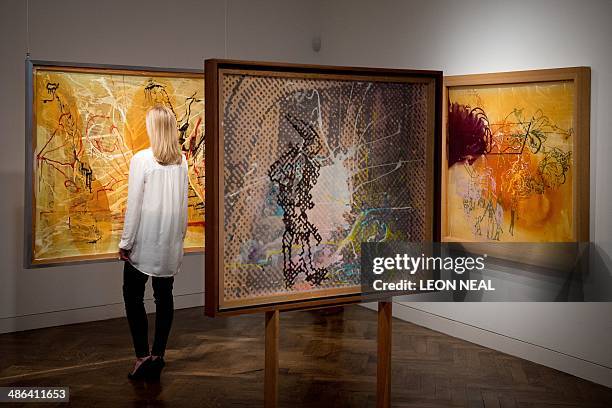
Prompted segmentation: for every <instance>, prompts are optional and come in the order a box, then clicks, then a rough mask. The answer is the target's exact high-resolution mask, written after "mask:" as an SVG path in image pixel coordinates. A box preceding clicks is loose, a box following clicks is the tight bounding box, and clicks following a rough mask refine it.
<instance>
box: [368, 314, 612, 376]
mask: <svg viewBox="0 0 612 408" xmlns="http://www.w3.org/2000/svg"><path fill="white" fill-rule="evenodd" d="M363 306H364V307H367V308H369V309H372V310H376V307H377V306H376V303H366V304H364V305H363ZM393 316H394V317H397V318H398V319H400V320H404V321H407V322H410V323H414V324H416V325H419V326H423V327H426V328H428V329H431V330H435V331H437V332H440V333H444V334H448V335H449V336H453V337H457V338H459V339H462V340H466V341H469V342H471V343H475V344H479V345H481V346H484V347H487V348H490V349H493V350H497V351H501V352H502V353H506V354H510V355H513V356H516V357H519V358H522V359H525V360H528V361H532V362H534V363H537V364H541V365H544V366H547V367H550V368H554V369H555V370H559V371H563V372H565V373H568V374H571V375H574V376H576V377H580V378H584V379H585V380H589V381H592V382H595V383H598V384H601V385H604V386H606V387H610V388H612V369H610V368H608V367H605V366H602V365H599V364H597V363H593V362H590V361H585V360H583V359H581V358H578V357H574V356H571V355H568V354H564V353H561V352H558V351H555V350H551V349H548V348H546V347H542V346H538V345H537V344H532V343H526V342H524V341H521V340H519V339H515V338H512V337H508V336H504V335H503V334H499V333H495V332H492V331H489V330H485V329H481V328H479V327H476V326H472V325H469V324H466V323H462V322H458V321H456V320H452V319H448V318H446V317H443V316H439V315H436V314H433V313H429V312H426V311H423V310H420V309H417V308H415V307H412V306H410V305H408V304H405V303H399V302H393Z"/></svg>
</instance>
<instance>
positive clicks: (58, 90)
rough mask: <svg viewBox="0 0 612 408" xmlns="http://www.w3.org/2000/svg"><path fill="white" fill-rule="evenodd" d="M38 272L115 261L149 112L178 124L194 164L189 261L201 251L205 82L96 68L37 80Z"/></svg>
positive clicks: (45, 74) (49, 71)
mask: <svg viewBox="0 0 612 408" xmlns="http://www.w3.org/2000/svg"><path fill="white" fill-rule="evenodd" d="M32 80H33V87H34V89H33V106H32V109H33V115H32V120H33V123H32V132H33V139H34V140H33V146H32V153H33V157H32V160H33V169H32V187H31V188H32V200H31V201H32V206H33V208H32V251H31V255H32V260H31V261H32V263H33V264H35V263H53V262H66V261H77V260H88V259H102V258H113V257H116V253H117V250H118V248H117V245H118V243H119V240H120V237H121V233H122V230H123V217H124V213H125V209H126V202H127V191H128V189H127V187H128V186H127V180H128V174H129V165H130V160H131V158H132V156H133V155H134V154H135V153H136V152H138V151H139V150H142V149H145V148H147V147H148V146H149V139H148V136H147V131H146V126H145V115H146V112H147V110H148V109H149V108H150V107H152V106H154V105H156V104H163V105H166V106H168V107H170V108H171V109H172V111H173V112H174V114H175V115H176V119H177V123H178V127H179V129H178V134H179V143H180V144H181V146H182V150H183V153H184V154H185V156H186V157H187V160H188V164H189V184H190V188H189V224H188V231H187V237H186V239H185V249H186V251H197V250H203V247H204V77H203V74H198V73H165V72H155V71H152V72H143V71H130V70H113V69H93V68H55V67H35V68H34V70H33V78H32Z"/></svg>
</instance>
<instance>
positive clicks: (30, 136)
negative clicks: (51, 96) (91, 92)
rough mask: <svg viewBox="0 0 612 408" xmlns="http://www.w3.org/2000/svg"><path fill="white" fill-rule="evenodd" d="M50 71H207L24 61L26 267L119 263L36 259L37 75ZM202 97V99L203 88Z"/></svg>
mask: <svg viewBox="0 0 612 408" xmlns="http://www.w3.org/2000/svg"><path fill="white" fill-rule="evenodd" d="M39 70H41V71H50V72H60V73H89V74H101V75H129V76H142V77H154V78H177V79H180V78H195V79H202V80H203V79H204V71H203V70H200V69H179V68H159V67H144V66H128V65H109V64H88V63H75V62H59V61H42V60H30V59H26V61H25V77H26V81H25V82H26V98H25V100H26V106H25V110H26V116H25V129H26V134H25V155H26V172H25V173H26V177H25V189H24V203H25V211H24V259H23V263H24V267H25V268H38V267H48V266H60V265H72V264H86V263H97V262H108V261H118V255H117V254H116V253H104V254H93V255H82V256H67V257H52V258H44V259H37V258H36V257H35V251H34V248H35V245H36V233H35V231H36V230H35V228H36V208H35V205H36V191H35V177H36V171H37V165H38V163H37V160H36V158H35V154H36V152H37V146H36V141H37V133H36V132H37V128H36V120H37V112H36V99H35V98H36V89H35V87H36V73H37V71H39ZM200 95H201V96H202V97H203V95H204V89H203V86H202V92H201V93H200ZM185 252H186V253H188V254H191V253H193V254H198V253H203V252H204V247H203V246H202V247H191V248H187V249H186V250H185Z"/></svg>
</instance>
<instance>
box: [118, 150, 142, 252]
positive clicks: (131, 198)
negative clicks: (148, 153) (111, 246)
mask: <svg viewBox="0 0 612 408" xmlns="http://www.w3.org/2000/svg"><path fill="white" fill-rule="evenodd" d="M144 177H145V169H144V161H143V160H142V158H141V157H139V156H134V157H132V160H131V162H130V177H129V180H128V199H127V209H126V210H125V219H124V221H123V234H122V235H121V241H120V242H119V248H120V249H124V250H128V251H129V250H130V249H132V245H134V239H135V238H136V232H137V231H138V224H139V223H140V211H141V209H142V198H143V195H144Z"/></svg>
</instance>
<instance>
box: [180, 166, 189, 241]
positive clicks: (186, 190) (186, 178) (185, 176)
mask: <svg viewBox="0 0 612 408" xmlns="http://www.w3.org/2000/svg"><path fill="white" fill-rule="evenodd" d="M182 165H183V194H182V199H183V201H182V205H181V217H182V219H181V221H182V224H181V225H182V226H183V241H185V236H186V235H187V223H188V221H189V216H188V211H189V210H188V207H189V173H188V172H189V170H188V168H187V161H186V160H185V159H183V164H182Z"/></svg>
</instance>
